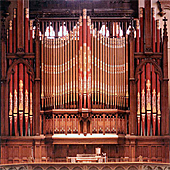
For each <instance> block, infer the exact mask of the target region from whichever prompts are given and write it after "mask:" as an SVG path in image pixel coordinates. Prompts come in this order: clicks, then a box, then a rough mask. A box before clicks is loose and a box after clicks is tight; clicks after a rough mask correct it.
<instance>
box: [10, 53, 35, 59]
mask: <svg viewBox="0 0 170 170" xmlns="http://www.w3.org/2000/svg"><path fill="white" fill-rule="evenodd" d="M17 58H25V59H33V58H35V54H34V53H22V54H21V53H19V54H18V53H16V54H14V53H7V59H17Z"/></svg>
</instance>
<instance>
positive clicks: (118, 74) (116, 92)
mask: <svg viewBox="0 0 170 170" xmlns="http://www.w3.org/2000/svg"><path fill="white" fill-rule="evenodd" d="M40 23H41V24H40V25H42V27H41V29H40V30H41V32H42V33H44V34H42V36H41V106H42V112H44V113H47V112H48V113H50V112H51V111H52V112H55V111H56V110H57V109H61V110H63V109H66V110H65V113H67V111H68V113H69V114H68V113H67V114H54V116H53V117H51V116H48V115H47V117H46V116H45V117H46V118H47V120H46V126H47V127H48V125H50V126H51V124H53V125H54V127H53V130H51V131H53V133H54V132H55V133H65V134H67V133H79V134H80V133H83V132H84V131H85V132H86V131H87V132H88V133H91V134H92V133H101V132H102V133H103V134H104V133H105V132H109V133H115V132H118V131H119V132H120V131H121V133H125V130H117V131H116V123H115V122H116V119H117V126H118V124H119V126H121V125H123V129H124V127H126V126H127V125H125V123H124V122H125V117H126V122H127V118H128V115H124V114H111V113H112V112H116V111H115V110H122V112H124V110H125V109H127V108H128V107H129V102H128V100H129V87H128V70H129V69H128V34H127V33H126V30H127V28H128V24H129V23H128V22H127V21H126V22H115V21H103V22H100V21H95V20H94V21H91V19H90V17H89V16H87V13H86V10H83V16H80V18H79V20H78V21H72V22H70V21H63V22H60V21H53V22H49V23H48V22H45V21H40ZM52 26H54V27H52ZM124 27H125V28H124ZM54 28H55V29H56V30H59V31H58V32H57V31H56V30H54ZM50 29H51V30H50ZM52 32H55V36H54V34H52ZM113 33H114V34H113ZM44 35H45V36H44ZM83 109H85V110H86V111H87V114H89V113H91V109H94V110H95V109H110V112H111V113H110V114H107V115H105V114H99V115H98V114H89V115H88V117H89V118H88V121H85V120H84V118H83V114H82V117H81V116H78V115H76V114H73V115H72V114H70V113H71V112H77V113H78V112H81V110H83ZM57 112H58V111H57ZM99 112H100V111H99ZM120 112H121V111H120ZM116 115H117V116H116ZM42 119H43V118H42ZM96 120H97V122H98V123H97V122H96ZM50 121H51V122H52V123H49V122H50ZM54 122H55V123H54ZM71 122H72V123H71ZM81 122H82V124H83V123H85V124H86V126H87V127H86V128H85V129H84V130H81V128H83V127H81V126H85V125H82V124H81ZM104 122H105V123H104ZM120 122H123V123H120ZM96 123H97V124H96ZM70 124H71V125H70ZM104 124H106V125H104ZM120 124H121V125H120ZM119 126H118V127H119ZM50 128H52V126H51V127H49V129H50ZM119 128H120V127H119ZM97 129H98V130H97ZM47 131H48V132H47V133H50V132H49V131H50V130H47Z"/></svg>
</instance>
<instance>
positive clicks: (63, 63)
mask: <svg viewBox="0 0 170 170" xmlns="http://www.w3.org/2000/svg"><path fill="white" fill-rule="evenodd" d="M64 45H65V38H63V45H62V85H63V87H62V99H63V102H62V108H64V93H65V84H64V83H65V79H64V73H65V69H64V67H65V56H64Z"/></svg>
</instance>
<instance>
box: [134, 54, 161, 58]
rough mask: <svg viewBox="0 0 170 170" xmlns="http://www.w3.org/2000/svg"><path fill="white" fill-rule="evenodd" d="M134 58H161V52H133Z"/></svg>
mask: <svg viewBox="0 0 170 170" xmlns="http://www.w3.org/2000/svg"><path fill="white" fill-rule="evenodd" d="M134 55H135V58H137V59H144V58H155V59H161V58H162V53H153V52H146V53H134Z"/></svg>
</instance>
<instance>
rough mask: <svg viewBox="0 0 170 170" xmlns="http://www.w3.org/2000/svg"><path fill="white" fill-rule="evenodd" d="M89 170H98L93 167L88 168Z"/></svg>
mask: <svg viewBox="0 0 170 170" xmlns="http://www.w3.org/2000/svg"><path fill="white" fill-rule="evenodd" d="M89 170H98V168H97V167H95V166H92V167H90V168H89Z"/></svg>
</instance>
